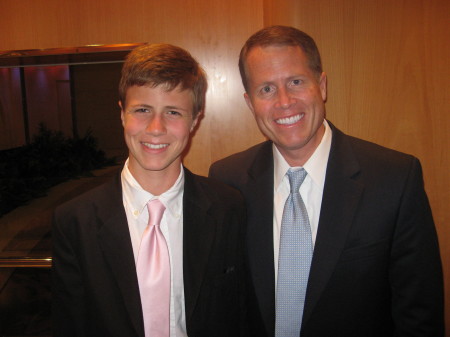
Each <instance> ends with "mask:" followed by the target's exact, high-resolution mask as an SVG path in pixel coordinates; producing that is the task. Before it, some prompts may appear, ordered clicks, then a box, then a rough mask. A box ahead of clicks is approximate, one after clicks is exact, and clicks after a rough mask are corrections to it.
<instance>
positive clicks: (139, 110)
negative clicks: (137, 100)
mask: <svg viewBox="0 0 450 337" xmlns="http://www.w3.org/2000/svg"><path fill="white" fill-rule="evenodd" d="M134 112H136V113H145V112H149V110H148V109H146V108H138V109H135V110H134Z"/></svg>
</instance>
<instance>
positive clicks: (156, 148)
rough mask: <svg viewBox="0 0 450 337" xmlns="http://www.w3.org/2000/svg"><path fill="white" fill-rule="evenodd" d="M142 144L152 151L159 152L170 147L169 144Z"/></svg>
mask: <svg viewBox="0 0 450 337" xmlns="http://www.w3.org/2000/svg"><path fill="white" fill-rule="evenodd" d="M142 144H144V145H145V146H147V147H148V148H150V149H152V150H159V149H162V148H164V147H167V146H169V144H150V143H142Z"/></svg>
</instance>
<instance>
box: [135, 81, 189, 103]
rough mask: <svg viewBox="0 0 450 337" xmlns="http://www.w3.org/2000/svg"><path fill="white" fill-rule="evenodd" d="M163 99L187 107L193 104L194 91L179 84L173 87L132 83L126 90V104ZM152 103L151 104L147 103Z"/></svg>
mask: <svg viewBox="0 0 450 337" xmlns="http://www.w3.org/2000/svg"><path fill="white" fill-rule="evenodd" d="M156 99H157V100H160V99H163V100H165V101H176V102H178V103H180V104H187V105H189V107H191V106H193V104H194V93H193V91H192V90H191V89H182V87H181V86H180V85H178V86H176V87H175V88H170V86H168V85H165V84H159V85H150V84H146V85H133V86H130V87H129V88H128V89H127V91H126V105H130V104H135V103H138V104H140V103H146V104H149V103H151V101H154V100H156ZM149 105H152V104H149Z"/></svg>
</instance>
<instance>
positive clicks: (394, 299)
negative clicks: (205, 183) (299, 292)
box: [210, 123, 444, 337]
mask: <svg viewBox="0 0 450 337" xmlns="http://www.w3.org/2000/svg"><path fill="white" fill-rule="evenodd" d="M329 124H330V125H331V123H329ZM331 127H332V131H333V136H332V144H331V151H330V156H329V160H328V166H327V171H326V179H325V186H324V191H323V199H322V207H321V214H320V219H319V227H318V233H317V238H316V244H315V248H314V254H313V259H312V264H311V270H310V276H309V281H308V288H307V293H306V299H305V309H304V316H303V323H302V330H301V336H302V337H304V336H308V337H309V336H310V337H321V336H333V337H337V336H343V337H344V336H345V337H351V336H355V337H356V336H357V337H365V336H374V337H384V336H424V337H425V336H426V337H431V336H443V334H444V327H443V284H442V283H443V281H442V270H441V261H440V255H439V248H438V241H437V237H436V232H435V227H434V223H433V219H432V215H431V210H430V208H429V203H428V200H427V197H426V194H425V191H424V187H423V178H422V171H421V166H420V163H419V161H418V160H417V159H416V158H414V157H412V156H410V155H406V154H402V153H399V152H396V151H393V150H389V149H386V148H383V147H381V146H378V145H375V144H372V143H369V142H366V141H363V140H360V139H356V138H353V137H350V136H347V135H344V134H343V133H342V132H340V131H339V130H338V129H336V128H335V127H334V126H333V125H331ZM273 170H274V169H273V155H272V143H271V142H270V141H267V142H264V143H262V144H259V145H256V146H254V147H252V148H250V149H248V150H246V151H244V152H241V153H238V154H235V155H232V156H230V157H228V158H225V159H223V160H221V161H219V162H217V163H215V164H213V165H212V167H211V169H210V176H211V177H214V178H217V179H220V180H222V181H224V182H225V183H227V184H229V185H231V186H234V187H236V188H237V189H239V190H240V191H241V193H242V194H243V195H244V198H245V200H246V203H247V216H248V227H247V250H248V252H247V254H248V260H249V271H250V274H251V282H252V284H253V287H254V292H253V294H250V295H251V296H249V307H248V309H249V314H250V316H251V320H252V326H253V328H252V329H253V332H254V335H255V336H273V335H274V329H275V328H274V327H275V280H274V264H273V258H274V255H273V230H272V226H273V224H272V219H273Z"/></svg>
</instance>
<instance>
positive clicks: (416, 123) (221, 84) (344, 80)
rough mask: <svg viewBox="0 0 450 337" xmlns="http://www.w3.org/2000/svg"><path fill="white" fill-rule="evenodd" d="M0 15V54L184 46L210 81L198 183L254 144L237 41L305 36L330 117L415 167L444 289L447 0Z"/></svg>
mask: <svg viewBox="0 0 450 337" xmlns="http://www.w3.org/2000/svg"><path fill="white" fill-rule="evenodd" d="M0 8H1V12H2V20H0V32H2V34H0V49H3V50H5V49H33V48H52V47H65V46H81V45H86V44H96V43H98V44H112V43H131V42H169V43H174V44H178V45H180V46H182V47H185V48H187V49H189V50H190V51H191V52H192V54H193V55H194V56H196V57H197V59H198V60H199V61H200V62H201V63H202V64H203V65H204V66H205V68H206V70H207V72H208V75H209V79H210V90H209V92H208V102H207V111H206V115H205V118H204V119H203V120H202V122H201V126H200V129H199V130H198V132H197V133H196V135H195V138H194V141H193V144H192V148H191V150H190V152H189V154H188V155H187V157H186V160H185V163H186V165H187V166H188V167H190V168H191V169H192V170H193V171H195V172H198V173H202V174H206V173H207V169H208V167H209V164H210V163H211V162H212V161H214V160H217V159H219V158H221V157H224V156H225V155H228V154H231V153H233V152H236V151H238V150H241V149H244V148H246V147H248V146H250V145H252V144H255V143H257V142H259V141H261V140H262V139H263V137H262V136H261V135H260V133H259V131H258V130H257V128H256V126H255V123H254V121H253V117H252V116H251V114H250V113H249V112H248V110H247V108H246V106H245V103H244V100H243V98H242V93H243V89H242V86H241V83H240V80H239V74H238V70H237V66H236V64H237V57H238V53H239V49H240V47H241V45H242V44H243V42H244V41H245V39H246V38H247V37H248V36H249V35H250V34H251V33H253V32H254V31H256V30H258V29H259V28H261V27H263V26H266V25H270V24H287V25H294V26H296V27H298V28H300V29H302V30H305V31H306V32H308V33H309V34H311V35H312V36H313V37H314V38H315V39H316V42H317V44H318V45H319V48H320V50H321V53H322V57H323V63H324V68H325V70H326V72H327V73H328V80H329V96H328V97H329V98H328V103H327V111H328V118H329V119H330V120H331V121H332V122H333V123H334V124H335V125H336V126H338V127H339V128H341V129H342V130H343V131H345V132H348V133H350V134H352V135H355V136H359V137H362V138H365V139H368V140H371V141H375V142H377V143H379V144H382V145H385V146H388V147H392V148H395V149H398V150H401V151H404V152H408V153H412V154H414V155H416V156H417V157H419V158H420V160H421V161H422V164H423V168H424V176H425V184H426V189H427V191H428V194H429V198H430V201H431V205H432V208H433V213H434V217H435V221H436V226H437V229H438V233H439V238H440V243H441V251H442V255H443V263H444V271H445V281H446V285H449V286H450V228H449V226H448V225H449V221H450V220H449V216H450V211H449V206H450V181H449V180H450V173H449V172H450V158H449V149H450V146H449V145H450V144H449V143H450V137H449V134H448V131H447V130H448V129H449V128H450V111H449V109H450V108H449V106H450V97H449V96H450V88H449V85H448V80H449V79H450V43H449V36H450V24H449V21H448V16H449V13H450V1H448V0H367V1H360V0H341V1H339V0H264V1H263V0H260V1H257V0H247V1H242V0H227V1H218V0H208V1H206V0H205V1H201V0H170V1H156V0H154V1H150V0H129V1H119V0H108V1H102V0H99V1H91V0H76V1H75V0H70V1H69V0H66V1H60V0H23V1H7V0H0ZM117 117H118V118H119V115H117ZM447 288H448V286H447ZM446 302H447V303H450V294H449V292H448V291H447V295H446ZM447 322H448V324H447V325H450V313H447Z"/></svg>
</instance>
